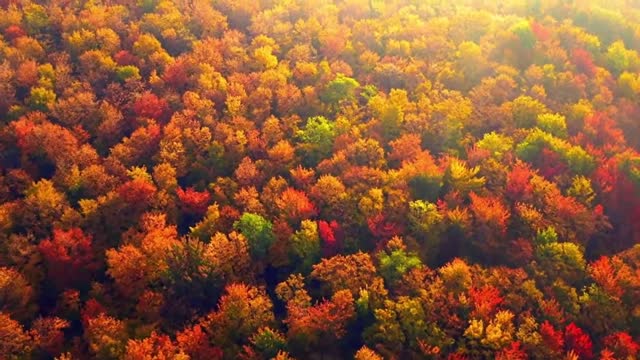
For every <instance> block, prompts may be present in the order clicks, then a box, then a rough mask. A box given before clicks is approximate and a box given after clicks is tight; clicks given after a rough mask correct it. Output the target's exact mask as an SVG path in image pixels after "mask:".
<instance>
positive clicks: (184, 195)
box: [176, 187, 211, 215]
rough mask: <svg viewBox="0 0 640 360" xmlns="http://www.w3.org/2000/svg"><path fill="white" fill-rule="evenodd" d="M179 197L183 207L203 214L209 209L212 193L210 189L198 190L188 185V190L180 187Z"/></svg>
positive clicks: (191, 211) (187, 210)
mask: <svg viewBox="0 0 640 360" xmlns="http://www.w3.org/2000/svg"><path fill="white" fill-rule="evenodd" d="M176 193H177V194H178V199H180V204H181V206H182V209H183V210H184V211H185V212H187V213H190V214H196V215H202V214H204V213H205V212H206V211H207V207H208V206H209V201H210V200H211V194H209V192H208V191H206V190H205V191H202V192H200V191H196V190H195V189H194V188H192V187H188V188H187V189H186V190H182V188H178V190H177V192H176Z"/></svg>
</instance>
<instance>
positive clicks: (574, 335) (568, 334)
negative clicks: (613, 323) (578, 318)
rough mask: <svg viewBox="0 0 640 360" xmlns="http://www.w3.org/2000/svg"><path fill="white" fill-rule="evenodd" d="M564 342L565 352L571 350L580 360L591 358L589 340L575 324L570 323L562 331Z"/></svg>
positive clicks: (591, 348) (591, 345)
mask: <svg viewBox="0 0 640 360" xmlns="http://www.w3.org/2000/svg"><path fill="white" fill-rule="evenodd" d="M564 342H565V346H566V349H567V351H570V350H573V351H574V352H575V353H576V354H578V356H579V357H580V359H591V358H593V344H592V343H591V338H590V337H589V335H587V333H585V332H584V331H583V330H582V329H580V328H579V327H577V326H576V324H574V323H571V324H569V325H568V326H567V327H566V328H565V329H564Z"/></svg>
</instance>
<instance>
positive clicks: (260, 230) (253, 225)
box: [233, 213, 275, 259]
mask: <svg viewBox="0 0 640 360" xmlns="http://www.w3.org/2000/svg"><path fill="white" fill-rule="evenodd" d="M233 227H234V228H235V229H237V230H239V231H240V232H241V233H242V235H244V236H245V237H246V238H247V240H248V241H249V250H250V252H251V255H252V256H253V257H256V258H258V259H261V258H263V257H265V256H266V254H267V251H268V250H269V247H271V244H273V242H274V241H275V236H274V234H273V224H272V223H271V222H270V221H269V220H267V219H265V218H264V217H262V216H260V215H258V214H252V213H244V214H242V217H240V220H238V221H236V222H235V223H233Z"/></svg>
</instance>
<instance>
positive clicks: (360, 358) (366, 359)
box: [354, 346, 383, 360]
mask: <svg viewBox="0 0 640 360" xmlns="http://www.w3.org/2000/svg"><path fill="white" fill-rule="evenodd" d="M354 360H383V357H382V356H380V355H378V354H377V353H376V352H375V351H373V350H371V349H369V348H368V347H366V346H362V347H361V348H360V350H358V352H357V353H356V355H355V357H354Z"/></svg>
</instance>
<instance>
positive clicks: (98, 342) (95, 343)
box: [84, 313, 128, 360]
mask: <svg viewBox="0 0 640 360" xmlns="http://www.w3.org/2000/svg"><path fill="white" fill-rule="evenodd" d="M127 338H128V336H127V333H126V329H125V324H124V323H123V322H122V321H120V320H118V319H115V318H113V317H111V316H108V315H106V314H104V313H103V314H99V315H98V316H97V317H94V318H89V319H88V320H87V324H86V327H85V329H84V339H85V341H86V342H87V344H88V345H89V351H90V352H91V354H92V355H93V356H95V358H96V359H104V360H107V359H120V358H122V357H123V356H124V355H125V351H126V345H127Z"/></svg>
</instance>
